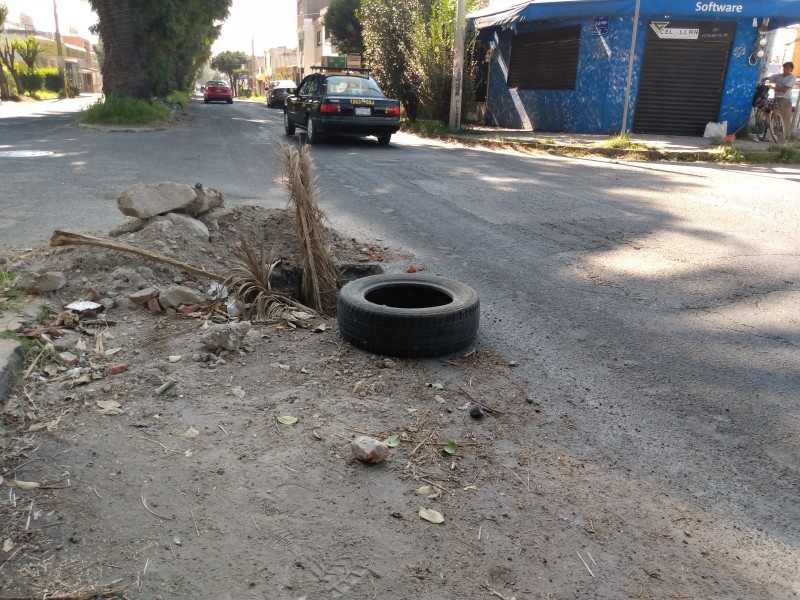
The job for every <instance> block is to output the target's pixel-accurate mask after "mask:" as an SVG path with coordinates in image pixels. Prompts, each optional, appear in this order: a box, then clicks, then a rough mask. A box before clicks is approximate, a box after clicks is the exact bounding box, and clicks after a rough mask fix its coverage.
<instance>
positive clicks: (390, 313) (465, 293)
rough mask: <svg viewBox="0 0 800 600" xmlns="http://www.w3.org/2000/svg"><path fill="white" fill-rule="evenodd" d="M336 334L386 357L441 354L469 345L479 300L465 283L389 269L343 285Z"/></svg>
mask: <svg viewBox="0 0 800 600" xmlns="http://www.w3.org/2000/svg"><path fill="white" fill-rule="evenodd" d="M337 312H338V316H337V320H338V323H339V332H340V333H341V335H342V337H343V338H344V339H345V340H347V341H348V342H350V343H351V344H353V345H354V346H357V347H359V348H362V349H364V350H367V351H368V352H373V353H376V354H385V355H389V356H441V355H444V354H451V353H453V352H456V351H458V350H461V349H462V348H465V347H466V346H469V345H470V344H471V343H472V341H473V340H474V339H475V336H476V335H477V333H478V323H479V320H480V300H479V298H478V294H477V293H476V292H475V290H473V289H472V288H471V287H469V286H468V285H466V284H463V283H460V282H458V281H453V280H451V279H445V278H443V277H435V276H433V275H419V274H408V273H399V274H394V273H389V274H382V275H371V276H369V277H363V278H361V279H356V280H355V281H351V282H350V283H348V284H346V285H345V286H344V287H343V288H342V289H341V290H340V291H339V296H338V299H337Z"/></svg>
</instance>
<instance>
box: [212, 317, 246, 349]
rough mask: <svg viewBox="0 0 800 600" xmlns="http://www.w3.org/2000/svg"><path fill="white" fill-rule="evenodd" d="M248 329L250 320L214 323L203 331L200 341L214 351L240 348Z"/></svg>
mask: <svg viewBox="0 0 800 600" xmlns="http://www.w3.org/2000/svg"><path fill="white" fill-rule="evenodd" d="M248 331H250V323H249V321H242V322H240V323H223V324H221V325H212V326H211V327H209V328H208V329H206V330H205V332H203V335H202V336H201V338H200V341H201V342H202V344H203V346H205V347H206V348H207V349H208V350H212V351H213V350H219V349H220V348H223V349H225V350H238V349H239V347H240V346H241V345H242V341H243V340H244V338H245V336H246V335H247V332H248Z"/></svg>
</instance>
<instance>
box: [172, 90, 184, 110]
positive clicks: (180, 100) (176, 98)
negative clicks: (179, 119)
mask: <svg viewBox="0 0 800 600" xmlns="http://www.w3.org/2000/svg"><path fill="white" fill-rule="evenodd" d="M167 102H169V103H170V104H179V105H180V107H181V108H183V109H184V110H186V107H187V106H189V93H188V92H179V91H177V90H175V91H174V92H170V93H169V94H168V95H167Z"/></svg>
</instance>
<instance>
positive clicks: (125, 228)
mask: <svg viewBox="0 0 800 600" xmlns="http://www.w3.org/2000/svg"><path fill="white" fill-rule="evenodd" d="M148 222H149V220H148V219H138V218H136V217H128V218H127V219H125V220H124V221H123V222H122V223H121V224H119V225H117V226H116V227H114V229H112V230H111V231H109V232H108V237H112V238H115V237H119V236H121V235H124V234H126V233H135V232H137V231H141V230H142V229H144V227H145V226H146V225H147V223H148Z"/></svg>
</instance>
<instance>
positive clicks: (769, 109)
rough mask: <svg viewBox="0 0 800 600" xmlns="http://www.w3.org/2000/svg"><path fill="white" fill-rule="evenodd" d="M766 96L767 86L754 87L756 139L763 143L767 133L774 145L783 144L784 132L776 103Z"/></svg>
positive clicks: (767, 92)
mask: <svg viewBox="0 0 800 600" xmlns="http://www.w3.org/2000/svg"><path fill="white" fill-rule="evenodd" d="M767 94H769V86H766V85H764V84H759V85H758V86H756V93H755V95H754V96H753V108H755V114H754V115H753V120H754V124H755V129H756V137H757V138H758V140H759V141H761V142H763V141H764V140H766V139H767V131H769V134H770V136H772V139H773V140H774V141H775V143H776V144H783V142H784V141H785V139H786V132H785V131H784V128H783V117H781V111H780V109H779V108H778V101H777V100H776V99H775V98H768V97H767Z"/></svg>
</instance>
